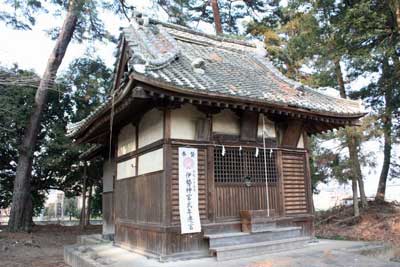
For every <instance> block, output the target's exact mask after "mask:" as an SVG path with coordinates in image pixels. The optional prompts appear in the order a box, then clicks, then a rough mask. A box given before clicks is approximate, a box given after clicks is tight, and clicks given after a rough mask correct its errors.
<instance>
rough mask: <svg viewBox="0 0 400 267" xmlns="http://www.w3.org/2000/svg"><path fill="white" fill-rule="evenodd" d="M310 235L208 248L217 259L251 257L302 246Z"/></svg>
mask: <svg viewBox="0 0 400 267" xmlns="http://www.w3.org/2000/svg"><path fill="white" fill-rule="evenodd" d="M309 240H310V237H296V238H287V239H282V240H273V241H266V242H255V243H246V244H237V245H232V246H223V247H216V248H214V249H210V251H212V252H214V253H216V255H217V260H218V261H224V260H231V259H238V258H246V257H253V256H258V255H262V254H267V253H271V252H277V251H283V250H291V249H296V248H301V247H303V246H304V245H305V244H306V243H307V242H308V241H309Z"/></svg>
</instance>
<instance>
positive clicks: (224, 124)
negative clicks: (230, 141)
mask: <svg viewBox="0 0 400 267" xmlns="http://www.w3.org/2000/svg"><path fill="white" fill-rule="evenodd" d="M212 129H213V132H214V133H220V134H230V135H240V118H239V116H237V115H236V114H235V113H234V112H233V111H231V110H229V109H224V110H222V111H221V112H220V113H218V114H215V115H213V118H212Z"/></svg>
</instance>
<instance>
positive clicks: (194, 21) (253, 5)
mask: <svg viewBox="0 0 400 267" xmlns="http://www.w3.org/2000/svg"><path fill="white" fill-rule="evenodd" d="M153 2H154V3H155V4H157V5H158V6H160V7H161V8H162V9H163V10H164V11H165V12H166V13H167V14H168V15H169V17H170V20H171V21H172V22H174V23H176V24H180V25H184V26H188V25H191V26H194V27H197V25H198V23H199V22H203V23H209V24H213V23H214V14H213V11H212V8H211V5H210V3H211V2H210V1H201V0H179V1H177V0H153ZM278 5H279V1H277V0H247V1H231V0H219V1H218V6H219V12H220V17H221V24H222V28H223V32H224V33H227V34H235V35H237V34H239V33H240V32H241V31H240V28H241V26H242V25H241V23H242V22H243V19H262V18H263V17H265V16H269V17H271V18H270V20H272V17H273V16H275V14H274V10H275V9H277V6H278Z"/></svg>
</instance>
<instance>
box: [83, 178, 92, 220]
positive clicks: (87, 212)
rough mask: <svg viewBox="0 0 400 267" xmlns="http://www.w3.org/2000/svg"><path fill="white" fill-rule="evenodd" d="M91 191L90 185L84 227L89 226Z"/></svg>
mask: <svg viewBox="0 0 400 267" xmlns="http://www.w3.org/2000/svg"><path fill="white" fill-rule="evenodd" d="M92 190H93V187H92V185H90V187H89V195H88V205H87V209H86V217H85V226H88V225H90V210H91V209H92Z"/></svg>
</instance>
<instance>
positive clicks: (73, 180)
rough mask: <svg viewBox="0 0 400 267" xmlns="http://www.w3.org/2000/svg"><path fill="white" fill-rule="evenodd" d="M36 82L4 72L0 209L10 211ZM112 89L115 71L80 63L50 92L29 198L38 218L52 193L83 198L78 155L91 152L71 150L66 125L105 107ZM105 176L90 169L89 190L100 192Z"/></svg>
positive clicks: (0, 75)
mask: <svg viewBox="0 0 400 267" xmlns="http://www.w3.org/2000/svg"><path fill="white" fill-rule="evenodd" d="M37 81H38V77H37V76H36V75H35V74H34V73H32V72H30V71H24V70H21V69H19V68H18V67H16V66H15V67H14V68H12V69H5V68H2V69H1V70H0V106H1V111H2V112H0V128H1V131H0V208H6V207H8V206H9V205H10V202H11V197H12V189H13V180H14V177H15V171H16V162H17V160H18V147H19V145H20V143H21V138H22V136H23V133H24V129H25V125H26V122H27V119H28V114H29V113H30V110H31V108H32V104H33V100H34V94H35V89H36V86H37ZM110 86H111V70H110V69H108V68H107V67H106V66H105V65H104V62H102V61H101V60H100V59H90V58H80V59H77V60H75V61H73V62H72V63H71V65H70V66H69V68H68V70H67V71H66V72H65V74H64V75H62V78H60V79H58V81H57V84H56V85H55V86H53V87H52V90H51V91H50V92H49V99H48V105H47V108H46V110H45V113H44V115H43V119H42V121H41V124H42V125H41V129H42V130H41V131H40V133H39V136H38V142H37V144H36V147H35V152H34V155H35V158H34V161H33V168H32V170H33V171H32V178H31V192H32V196H33V202H34V203H33V205H34V207H35V212H36V214H38V213H39V212H40V210H41V209H42V207H43V203H44V201H45V196H46V194H47V192H48V191H49V190H50V189H58V190H62V191H64V192H65V193H66V195H67V196H69V197H71V196H76V195H79V194H81V192H82V173H83V170H82V166H81V164H80V159H79V155H80V154H81V153H82V152H83V151H84V150H85V149H87V146H77V145H74V144H72V140H71V139H69V138H68V137H66V135H65V133H66V132H65V129H66V125H67V123H68V122H70V121H71V120H74V121H77V120H80V119H82V118H84V117H86V116H87V115H88V114H89V113H90V112H91V111H93V109H94V108H95V107H96V106H97V105H99V104H100V103H103V101H105V99H106V94H107V91H108V89H109V88H110ZM101 171H102V166H101V163H100V162H95V163H93V164H92V165H91V166H90V168H89V170H88V175H89V177H90V178H91V179H90V180H89V182H88V185H90V184H93V185H94V186H99V187H101V179H100V177H101V175H102V173H101ZM96 190H97V189H96ZM100 208H101V205H100ZM96 212H97V213H98V212H99V208H97V210H96Z"/></svg>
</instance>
